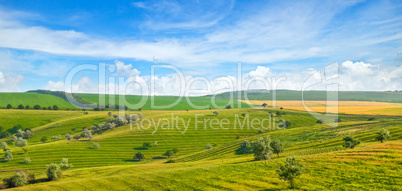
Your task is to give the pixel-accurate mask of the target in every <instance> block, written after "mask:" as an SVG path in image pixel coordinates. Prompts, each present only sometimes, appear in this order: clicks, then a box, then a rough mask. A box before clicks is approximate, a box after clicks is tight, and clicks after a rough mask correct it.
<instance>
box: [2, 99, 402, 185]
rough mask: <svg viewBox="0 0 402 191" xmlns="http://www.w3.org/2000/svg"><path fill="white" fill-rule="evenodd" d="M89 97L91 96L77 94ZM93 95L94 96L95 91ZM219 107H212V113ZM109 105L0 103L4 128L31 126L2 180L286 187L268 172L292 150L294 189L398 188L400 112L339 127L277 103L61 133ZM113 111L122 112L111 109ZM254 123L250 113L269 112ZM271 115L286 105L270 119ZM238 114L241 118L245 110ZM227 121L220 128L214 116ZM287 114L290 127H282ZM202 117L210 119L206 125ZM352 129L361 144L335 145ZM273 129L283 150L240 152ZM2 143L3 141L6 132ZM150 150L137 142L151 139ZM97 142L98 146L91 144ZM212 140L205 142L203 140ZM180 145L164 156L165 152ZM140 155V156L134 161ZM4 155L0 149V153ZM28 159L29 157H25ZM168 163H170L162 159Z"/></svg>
mask: <svg viewBox="0 0 402 191" xmlns="http://www.w3.org/2000/svg"><path fill="white" fill-rule="evenodd" d="M84 98H85V99H87V100H91V99H90V96H89V95H88V96H87V97H84ZM93 99H95V98H93ZM214 111H218V112H219V114H218V115H215V114H213V112H214ZM108 112H109V111H88V113H84V112H83V111H46V110H39V111H35V110H18V109H10V110H0V114H1V116H2V117H0V125H2V126H4V127H6V128H10V127H12V126H13V125H14V124H15V125H16V124H20V125H21V126H22V127H24V128H30V129H31V130H32V132H33V133H34V135H33V137H31V138H29V139H28V145H27V146H25V147H23V148H20V147H15V146H13V145H12V143H11V144H10V146H9V148H10V150H11V152H12V153H13V160H11V161H9V162H6V161H5V160H4V159H0V169H1V170H0V171H1V172H0V178H4V177H10V176H12V175H13V174H14V173H15V172H14V171H15V170H19V169H22V170H27V171H28V172H29V173H34V174H35V176H36V179H37V180H39V181H40V182H39V183H35V184H28V185H25V186H24V187H18V188H14V189H28V190H66V189H75V190H77V189H89V190H95V189H96V190H111V189H112V190H113V189H133V190H287V189H289V186H288V184H287V183H285V182H282V181H281V180H280V179H279V178H278V176H277V174H276V172H275V169H277V168H279V165H280V164H283V162H284V160H285V158H286V157H287V156H296V157H297V158H298V159H299V160H300V161H301V162H302V163H303V164H305V172H304V174H303V175H301V176H300V178H298V179H297V180H296V189H300V190H326V189H335V190H356V189H360V190H399V189H401V188H402V185H401V181H400V180H401V175H400V169H399V168H398V166H400V165H401V164H402V163H401V161H402V141H401V139H402V128H401V127H402V126H401V124H402V118H401V117H400V116H369V115H345V114H341V115H339V118H340V119H341V122H340V123H339V124H338V125H337V126H330V125H327V124H319V123H317V119H315V118H313V117H312V116H311V115H310V114H308V113H307V112H303V111H294V110H287V109H286V108H285V109H283V110H280V109H272V108H269V109H254V108H244V109H218V110H209V109H208V110H189V111H185V110H170V111H163V110H160V111H156V110H146V109H145V110H142V111H128V113H130V114H138V113H141V114H142V115H143V116H144V118H143V119H142V120H140V121H138V122H137V123H136V124H132V125H124V126H121V127H117V128H114V129H112V130H108V131H105V132H103V133H101V134H94V136H93V139H92V140H88V139H86V138H81V139H79V140H75V139H72V140H70V141H68V140H66V139H64V134H65V133H70V134H72V135H80V134H81V133H82V129H83V128H88V129H90V128H91V126H92V125H97V124H99V123H102V122H107V120H108V118H109V116H108ZM112 112H113V114H119V113H118V112H117V111H112ZM270 112H271V113H272V114H273V115H272V116H273V117H272V118H270V120H269V122H267V121H265V123H255V124H253V125H243V126H241V124H242V123H243V122H244V121H247V120H252V119H255V120H260V121H262V120H264V119H269V115H270V114H269V113H270ZM276 112H283V114H282V115H281V116H277V115H276ZM242 114H243V115H242ZM222 120H227V122H226V124H224V125H219V124H218V123H216V121H222ZM283 121H289V122H290V123H291V125H290V126H289V127H287V128H285V129H284V128H279V127H278V125H280V124H281V123H283ZM204 124H207V125H206V126H204ZM381 128H386V129H387V130H389V131H390V133H391V138H390V139H389V140H388V141H387V142H385V143H382V144H381V143H379V142H377V141H375V136H376V132H378V131H379V130H380V129H381ZM58 135H60V136H61V137H62V139H60V140H48V141H46V142H42V141H41V140H40V139H41V138H42V137H43V136H45V137H48V138H49V139H50V137H52V136H58ZM346 135H353V136H354V137H355V138H357V139H359V140H360V141H361V144H360V145H359V146H357V148H355V149H348V150H347V149H345V148H343V147H342V145H343V143H344V141H343V140H342V138H343V137H345V136H346ZM265 136H270V137H271V139H272V140H274V139H279V140H280V141H281V142H282V143H283V145H284V147H285V151H284V152H283V153H281V154H280V155H279V157H278V156H276V155H273V156H272V159H271V160H267V161H264V162H262V161H255V160H254V157H253V154H252V153H248V154H240V153H238V152H237V150H238V149H239V148H240V144H241V143H242V142H243V141H244V140H249V141H254V140H256V139H257V138H259V137H265ZM1 141H6V142H10V141H11V138H10V137H9V138H3V139H0V142H1ZM155 142H157V146H152V147H150V148H149V149H144V148H143V143H151V144H152V143H155ZM94 143H98V144H99V145H100V148H98V149H95V148H94V146H93V144H94ZM208 144H210V145H211V146H213V147H212V148H211V149H206V148H205V146H206V145H208ZM173 149H177V150H178V152H177V153H175V154H173V156H171V157H169V158H167V157H166V156H164V153H165V152H166V151H167V150H173ZM138 152H141V153H143V154H144V156H145V159H143V160H141V161H138V160H133V157H134V154H135V153H138ZM0 156H2V157H3V156H4V151H0ZM27 157H29V158H30V159H31V160H32V162H31V163H29V164H25V163H24V159H25V158H27ZM62 158H68V159H69V162H70V163H72V164H73V168H71V169H69V170H66V171H63V177H62V178H61V179H59V180H57V181H47V180H46V174H45V167H46V165H47V164H50V163H60V161H61V159H62ZM169 160H173V161H170V162H173V163H166V162H168V161H169Z"/></svg>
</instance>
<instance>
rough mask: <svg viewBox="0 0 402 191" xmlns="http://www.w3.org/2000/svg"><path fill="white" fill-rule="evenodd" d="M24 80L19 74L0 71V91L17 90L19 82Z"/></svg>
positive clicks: (18, 89)
mask: <svg viewBox="0 0 402 191" xmlns="http://www.w3.org/2000/svg"><path fill="white" fill-rule="evenodd" d="M23 80H24V76H22V75H21V74H13V75H4V74H3V72H1V71H0V92H19V91H20V88H19V87H18V84H20V83H21V82H22V81H23Z"/></svg>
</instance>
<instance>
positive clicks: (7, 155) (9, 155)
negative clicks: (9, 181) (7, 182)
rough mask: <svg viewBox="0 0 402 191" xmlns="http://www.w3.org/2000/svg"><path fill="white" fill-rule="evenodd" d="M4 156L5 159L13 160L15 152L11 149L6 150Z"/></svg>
mask: <svg viewBox="0 0 402 191" xmlns="http://www.w3.org/2000/svg"><path fill="white" fill-rule="evenodd" d="M4 156H5V158H4V160H5V161H7V162H8V161H11V160H13V153H11V151H10V150H6V153H5V154H4Z"/></svg>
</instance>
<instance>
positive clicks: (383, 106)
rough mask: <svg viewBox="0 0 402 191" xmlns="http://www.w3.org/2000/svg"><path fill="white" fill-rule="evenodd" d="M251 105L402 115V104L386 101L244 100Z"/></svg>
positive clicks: (362, 113) (361, 113)
mask: <svg viewBox="0 0 402 191" xmlns="http://www.w3.org/2000/svg"><path fill="white" fill-rule="evenodd" d="M244 102H246V103H249V104H252V105H262V104H263V103H266V104H268V106H274V104H275V105H276V106H277V107H284V108H287V109H294V110H299V111H308V110H309V109H311V110H313V111H316V112H331V113H345V114H360V115H390V116H394V115H396V116H402V104H400V103H386V102H370V101H338V102H335V101H328V102H327V101H304V102H303V101H301V100H294V101H293V100H292V101H275V102H273V101H268V100H250V101H244Z"/></svg>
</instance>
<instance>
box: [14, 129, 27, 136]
mask: <svg viewBox="0 0 402 191" xmlns="http://www.w3.org/2000/svg"><path fill="white" fill-rule="evenodd" d="M15 136H17V137H24V136H25V132H24V131H22V130H21V129H18V130H17V134H16V135H15Z"/></svg>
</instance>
